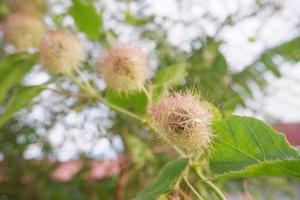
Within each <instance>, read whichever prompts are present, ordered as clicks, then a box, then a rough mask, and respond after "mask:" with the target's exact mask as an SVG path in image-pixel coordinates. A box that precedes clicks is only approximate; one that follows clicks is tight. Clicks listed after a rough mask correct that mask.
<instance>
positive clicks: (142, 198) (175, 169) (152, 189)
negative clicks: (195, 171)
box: [136, 158, 188, 200]
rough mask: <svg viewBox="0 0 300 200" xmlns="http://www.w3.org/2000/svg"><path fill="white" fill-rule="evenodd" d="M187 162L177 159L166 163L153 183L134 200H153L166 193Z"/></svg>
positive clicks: (183, 159)
mask: <svg viewBox="0 0 300 200" xmlns="http://www.w3.org/2000/svg"><path fill="white" fill-rule="evenodd" d="M187 163H188V160H187V159H185V158H182V159H177V160H173V161H170V162H169V163H167V164H166V165H165V166H164V167H163V168H162V169H161V171H160V172H159V174H158V176H157V177H156V178H155V180H154V181H153V183H152V184H151V185H150V186H149V187H148V188H146V189H144V190H143V191H141V192H140V193H139V195H138V196H137V197H136V200H155V199H157V198H158V197H159V195H160V194H163V193H165V192H167V191H168V190H169V189H170V187H171V186H172V185H173V184H174V182H175V181H176V179H177V178H179V176H180V175H181V173H182V171H183V170H184V169H185V168H186V166H187Z"/></svg>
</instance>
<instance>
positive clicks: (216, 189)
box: [191, 166, 227, 200]
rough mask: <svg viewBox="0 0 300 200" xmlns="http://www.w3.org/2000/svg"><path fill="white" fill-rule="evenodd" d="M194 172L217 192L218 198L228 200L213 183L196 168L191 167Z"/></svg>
mask: <svg viewBox="0 0 300 200" xmlns="http://www.w3.org/2000/svg"><path fill="white" fill-rule="evenodd" d="M191 168H192V170H193V172H194V173H195V174H196V176H197V177H198V178H199V179H200V180H202V181H203V182H204V183H205V184H207V186H208V187H209V188H210V189H211V190H212V191H214V192H215V194H216V195H217V196H218V198H219V199H220V200H227V198H226V197H225V195H224V194H223V193H222V192H221V190H220V189H219V188H218V187H217V186H216V185H215V184H214V183H213V182H211V181H209V180H208V179H207V178H206V177H205V176H204V175H203V174H201V173H200V172H199V171H198V170H197V168H196V167H195V166H191Z"/></svg>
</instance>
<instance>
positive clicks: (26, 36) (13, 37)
mask: <svg viewBox="0 0 300 200" xmlns="http://www.w3.org/2000/svg"><path fill="white" fill-rule="evenodd" d="M3 28H4V29H3V32H4V40H5V41H6V42H8V43H10V44H12V45H14V46H15V47H16V49H17V50H19V51H25V50H27V49H28V48H30V47H37V46H38V44H39V43H40V41H41V39H42V38H43V35H44V34H45V32H46V27H45V25H44V23H43V21H42V20H41V19H40V18H37V17H35V16H33V15H30V14H24V13H13V14H10V15H8V16H7V18H6V20H5V22H4V26H3Z"/></svg>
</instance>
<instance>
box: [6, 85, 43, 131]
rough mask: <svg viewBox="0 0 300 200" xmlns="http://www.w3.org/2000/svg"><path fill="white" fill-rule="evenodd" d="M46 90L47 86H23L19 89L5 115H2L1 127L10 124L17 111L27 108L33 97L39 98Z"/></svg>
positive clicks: (7, 106)
mask: <svg viewBox="0 0 300 200" xmlns="http://www.w3.org/2000/svg"><path fill="white" fill-rule="evenodd" d="M44 89H45V85H39V86H22V87H20V88H18V89H17V90H16V91H15V92H14V94H13V95H12V97H11V99H10V100H9V102H8V104H7V105H6V108H5V111H4V113H2V114H1V117H0V127H1V126H3V125H4V124H5V123H6V122H8V121H9V120H10V119H11V118H12V117H13V116H14V114H15V113H16V112H17V111H19V110H20V109H22V108H24V107H26V106H27V105H28V104H29V103H30V102H31V100H32V99H33V97H35V96H37V95H38V94H39V93H40V92H41V91H43V90H44Z"/></svg>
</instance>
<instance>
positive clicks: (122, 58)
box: [98, 44, 148, 92]
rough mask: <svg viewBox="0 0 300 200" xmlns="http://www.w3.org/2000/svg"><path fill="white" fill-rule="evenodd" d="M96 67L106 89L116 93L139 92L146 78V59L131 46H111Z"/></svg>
mask: <svg viewBox="0 0 300 200" xmlns="http://www.w3.org/2000/svg"><path fill="white" fill-rule="evenodd" d="M98 66H99V71H100V73H101V75H102V77H103V79H104V81H105V83H106V85H107V87H108V88H111V89H114V90H116V91H118V92H129V91H134V90H139V89H141V88H142V87H143V85H144V83H145V81H146V80H147V77H148V66H147V58H146V56H145V54H144V53H143V52H142V50H141V49H140V48H139V47H137V46H135V45H133V44H117V45H114V46H112V47H111V48H110V49H109V50H108V52H107V54H106V55H105V56H104V58H103V59H102V60H101V61H100V62H99V64H98Z"/></svg>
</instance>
